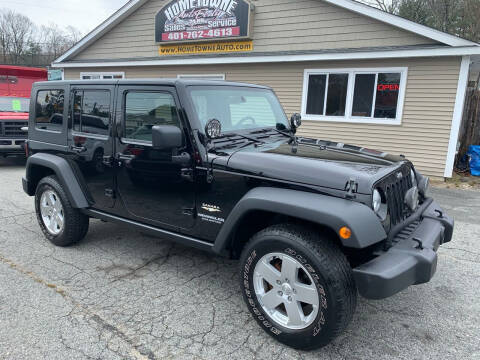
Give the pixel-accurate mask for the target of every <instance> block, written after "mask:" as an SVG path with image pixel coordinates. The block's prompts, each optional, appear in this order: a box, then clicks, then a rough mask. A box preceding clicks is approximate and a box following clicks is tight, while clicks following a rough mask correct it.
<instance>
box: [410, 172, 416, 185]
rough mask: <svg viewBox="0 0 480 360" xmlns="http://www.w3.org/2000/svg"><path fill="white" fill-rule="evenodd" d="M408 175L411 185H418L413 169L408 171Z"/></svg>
mask: <svg viewBox="0 0 480 360" xmlns="http://www.w3.org/2000/svg"><path fill="white" fill-rule="evenodd" d="M410 176H411V177H412V184H413V186H418V183H417V175H416V174H415V171H413V169H412V171H411V172H410Z"/></svg>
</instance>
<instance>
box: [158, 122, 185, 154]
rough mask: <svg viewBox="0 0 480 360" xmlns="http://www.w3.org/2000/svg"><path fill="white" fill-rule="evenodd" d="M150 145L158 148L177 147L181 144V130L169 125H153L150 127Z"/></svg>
mask: <svg viewBox="0 0 480 360" xmlns="http://www.w3.org/2000/svg"><path fill="white" fill-rule="evenodd" d="M152 145H153V147H154V148H155V149H158V150H169V149H178V148H179V147H181V146H182V145H183V134H182V130H181V129H180V128H178V127H176V126H170V125H157V126H154V127H152Z"/></svg>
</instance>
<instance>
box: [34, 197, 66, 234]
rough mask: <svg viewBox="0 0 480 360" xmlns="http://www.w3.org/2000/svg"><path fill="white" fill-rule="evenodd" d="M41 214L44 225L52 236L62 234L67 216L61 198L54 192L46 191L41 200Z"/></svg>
mask: <svg viewBox="0 0 480 360" xmlns="http://www.w3.org/2000/svg"><path fill="white" fill-rule="evenodd" d="M40 214H41V216H42V221H43V224H44V225H45V227H46V229H47V230H48V232H49V233H50V234H52V235H58V234H60V233H61V232H62V230H63V226H64V223H65V214H64V211H63V206H62V202H61V201H60V197H59V196H58V195H57V193H56V192H55V191H53V190H46V191H45V192H43V194H42V196H41V198H40Z"/></svg>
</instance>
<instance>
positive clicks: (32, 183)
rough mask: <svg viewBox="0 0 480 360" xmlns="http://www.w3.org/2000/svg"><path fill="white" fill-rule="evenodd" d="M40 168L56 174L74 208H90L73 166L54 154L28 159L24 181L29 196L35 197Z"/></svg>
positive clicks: (43, 154)
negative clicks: (37, 172)
mask: <svg viewBox="0 0 480 360" xmlns="http://www.w3.org/2000/svg"><path fill="white" fill-rule="evenodd" d="M39 167H40V168H47V169H50V170H51V171H53V173H55V175H56V176H57V178H58V180H59V181H60V184H61V185H62V187H63V188H64V190H65V192H66V193H67V196H68V199H69V200H70V202H71V203H72V206H73V207H74V208H77V209H85V208H88V207H90V203H89V201H88V199H87V196H85V193H84V191H83V190H82V186H81V185H80V182H79V180H78V178H77V177H76V176H75V173H74V171H73V169H72V167H71V165H70V164H69V163H68V161H67V160H66V159H64V158H62V157H60V156H57V155H52V154H46V153H39V154H35V155H32V156H30V157H29V158H28V160H27V164H26V176H25V178H24V179H23V182H24V190H25V192H26V193H27V194H28V195H30V196H33V195H35V191H36V187H37V184H38V181H40V180H41V179H39V178H38V176H37V175H36V174H35V171H38V170H37V169H38V168H39Z"/></svg>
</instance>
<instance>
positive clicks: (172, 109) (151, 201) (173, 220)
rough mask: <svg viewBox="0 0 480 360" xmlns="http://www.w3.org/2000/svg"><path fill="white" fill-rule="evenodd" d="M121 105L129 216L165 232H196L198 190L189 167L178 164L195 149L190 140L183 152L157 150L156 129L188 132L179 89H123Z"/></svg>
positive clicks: (121, 189) (121, 177)
mask: <svg viewBox="0 0 480 360" xmlns="http://www.w3.org/2000/svg"><path fill="white" fill-rule="evenodd" d="M117 102H118V106H119V108H118V111H117V114H122V115H121V123H120V124H119V125H120V129H119V133H120V137H118V138H117V140H116V149H117V150H116V159H117V170H116V179H117V191H118V194H119V197H120V198H121V200H122V202H123V204H124V207H125V211H126V212H127V213H128V217H133V218H134V219H135V220H137V221H139V222H143V223H148V224H152V225H155V226H159V227H163V228H165V227H167V228H172V229H182V228H183V229H188V228H191V227H192V226H193V225H194V208H195V196H194V195H195V194H194V186H193V182H192V181H191V180H190V179H189V178H188V176H187V175H188V170H187V171H186V170H185V168H186V167H187V168H188V166H189V165H188V164H187V165H186V164H185V163H182V162H179V161H178V158H179V156H178V155H179V154H184V155H186V157H187V159H188V157H189V154H191V152H190V150H189V149H190V145H189V144H188V143H187V140H186V137H185V141H184V146H182V148H179V149H170V150H159V149H155V148H153V147H152V127H153V126H155V125H170V126H177V127H180V128H181V129H182V130H183V129H184V126H183V124H182V122H181V119H180V116H179V112H178V110H177V104H178V101H177V97H176V94H175V91H174V89H173V88H169V87H156V86H151V87H150V86H147V87H145V86H142V87H135V86H120V87H119V91H118V99H117ZM184 133H185V132H184ZM181 157H182V156H180V158H181ZM176 159H177V160H176Z"/></svg>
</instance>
